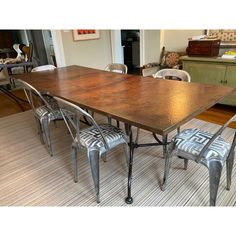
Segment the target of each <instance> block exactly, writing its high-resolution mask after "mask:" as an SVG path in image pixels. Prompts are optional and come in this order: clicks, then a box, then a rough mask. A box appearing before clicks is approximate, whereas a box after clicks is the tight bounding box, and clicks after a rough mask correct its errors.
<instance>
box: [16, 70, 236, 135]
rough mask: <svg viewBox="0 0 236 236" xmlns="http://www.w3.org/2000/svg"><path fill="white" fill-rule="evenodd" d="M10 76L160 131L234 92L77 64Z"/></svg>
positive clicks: (222, 88)
mask: <svg viewBox="0 0 236 236" xmlns="http://www.w3.org/2000/svg"><path fill="white" fill-rule="evenodd" d="M14 77H15V78H16V79H22V80H25V81H26V82H28V83H30V84H31V85H33V86H34V87H35V88H37V89H38V90H40V91H47V92H49V93H50V94H52V95H56V96H59V97H61V98H64V99H66V100H68V101H71V102H73V103H75V104H78V105H79V106H81V107H83V108H88V109H90V110H93V111H95V112H98V113H101V114H104V115H107V116H111V117H113V118H115V119H117V120H120V121H123V122H126V123H128V124H130V125H133V126H137V127H139V128H143V129H146V130H149V131H151V132H154V133H158V134H161V135H165V134H168V133H169V132H170V131H172V130H174V129H176V128H177V127H179V126H181V125H182V124H184V123H186V122H187V121H189V120H191V119H192V118H194V117H195V116H197V115H198V114H200V113H201V112H203V111H205V110H207V109H208V108H210V107H211V106H213V105H214V104H216V103H217V102H219V101H220V100H221V99H223V98H224V97H226V96H227V95H228V94H230V93H232V92H233V91H235V89H233V88H230V87H224V86H216V85H207V84H197V83H186V82H181V81H173V80H161V79H154V78H149V77H145V78H144V77H142V76H137V75H129V74H127V75H125V74H118V73H112V72H107V71H103V70H97V69H91V68H86V67H81V66H68V67H63V68H57V69H55V70H54V71H41V72H35V73H28V74H22V75H16V76H14Z"/></svg>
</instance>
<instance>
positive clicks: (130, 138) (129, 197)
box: [125, 124, 169, 204]
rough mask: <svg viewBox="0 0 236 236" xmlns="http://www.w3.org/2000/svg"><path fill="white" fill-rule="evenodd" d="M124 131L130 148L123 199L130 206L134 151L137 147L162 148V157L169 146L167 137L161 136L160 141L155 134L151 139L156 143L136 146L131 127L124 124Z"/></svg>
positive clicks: (131, 201)
mask: <svg viewBox="0 0 236 236" xmlns="http://www.w3.org/2000/svg"><path fill="white" fill-rule="evenodd" d="M125 130H126V134H127V135H128V136H129V147H130V152H129V172H128V191H127V192H128V195H127V197H126V198H125V202H126V203H127V204H132V203H133V198H132V196H131V184H132V168H133V156H134V149H135V148H139V147H150V146H160V145H162V146H163V154H164V157H165V155H166V152H167V145H168V144H169V143H168V141H167V135H164V136H163V140H162V141H161V140H160V139H159V138H158V137H157V136H156V134H154V133H153V137H154V138H155V140H156V141H157V142H156V143H144V144H138V143H137V142H136V143H134V142H133V134H132V127H131V125H128V124H125Z"/></svg>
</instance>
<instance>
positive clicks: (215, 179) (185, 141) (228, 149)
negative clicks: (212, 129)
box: [162, 115, 236, 206]
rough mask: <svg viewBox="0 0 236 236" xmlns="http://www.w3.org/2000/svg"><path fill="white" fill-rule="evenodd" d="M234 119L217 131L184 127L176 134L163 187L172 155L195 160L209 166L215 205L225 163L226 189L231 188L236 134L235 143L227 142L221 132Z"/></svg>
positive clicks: (163, 188)
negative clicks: (210, 131)
mask: <svg viewBox="0 0 236 236" xmlns="http://www.w3.org/2000/svg"><path fill="white" fill-rule="evenodd" d="M235 121H236V115H235V116H233V117H232V118H231V119H230V120H229V121H228V122H226V123H225V124H224V125H223V126H222V127H221V128H220V129H219V130H218V131H217V132H216V133H214V134H212V133H209V132H207V131H204V130H199V129H197V128H194V129H185V130H183V131H181V132H180V133H179V134H177V135H176V136H175V137H174V138H173V140H172V142H171V144H170V145H169V148H168V152H167V157H166V160H165V172H164V179H163V184H162V190H165V187H166V184H167V180H168V176H169V170H170V165H171V159H172V157H173V156H178V157H181V158H184V159H185V160H191V161H195V162H196V163H199V164H202V165H204V166H205V167H207V168H208V171H209V188H210V206H215V205H216V199H217V192H218V187H219V182H220V177H221V172H222V168H223V165H224V163H225V162H226V171H227V187H226V188H227V190H229V189H230V185H231V175H232V169H233V163H234V149H235V144H236V135H234V138H233V141H232V142H228V141H227V140H225V139H224V138H223V137H222V132H223V131H224V130H225V129H226V127H228V126H229V125H230V124H231V123H232V122H235ZM235 134H236V133H235ZM185 169H187V165H186V166H185Z"/></svg>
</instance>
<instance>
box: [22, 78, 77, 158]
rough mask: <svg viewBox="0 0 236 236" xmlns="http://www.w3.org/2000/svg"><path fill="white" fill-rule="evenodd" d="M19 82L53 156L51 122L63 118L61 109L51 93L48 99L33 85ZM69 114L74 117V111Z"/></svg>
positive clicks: (43, 139) (42, 140)
mask: <svg viewBox="0 0 236 236" xmlns="http://www.w3.org/2000/svg"><path fill="white" fill-rule="evenodd" d="M18 82H19V83H21V84H22V87H23V90H24V92H25V95H26V98H27V100H28V102H29V104H30V106H31V108H32V111H33V113H34V117H35V119H36V122H37V126H38V132H39V134H40V140H41V142H42V144H44V143H46V146H47V148H48V152H49V154H50V155H51V156H53V151H52V145H51V140H50V133H49V124H50V122H51V121H55V120H62V119H63V117H62V115H61V112H60V109H59V107H58V105H57V103H56V102H55V100H54V99H53V98H52V97H51V96H50V95H48V96H47V99H45V97H44V96H43V95H42V94H41V93H40V92H39V91H38V90H37V89H36V88H34V87H33V86H32V85H30V84H28V83H27V82H25V81H23V80H20V79H18ZM50 98H51V99H52V102H50ZM68 115H70V116H71V117H73V114H72V113H69V112H68Z"/></svg>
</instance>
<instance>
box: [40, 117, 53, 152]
mask: <svg viewBox="0 0 236 236" xmlns="http://www.w3.org/2000/svg"><path fill="white" fill-rule="evenodd" d="M42 127H43V133H44V137H45V143H46V145H47V148H48V151H49V154H50V155H51V156H53V153H52V144H51V139H50V132H49V121H48V119H43V120H42Z"/></svg>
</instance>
